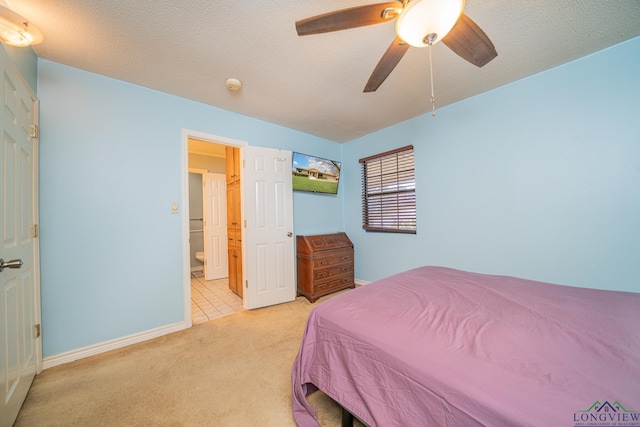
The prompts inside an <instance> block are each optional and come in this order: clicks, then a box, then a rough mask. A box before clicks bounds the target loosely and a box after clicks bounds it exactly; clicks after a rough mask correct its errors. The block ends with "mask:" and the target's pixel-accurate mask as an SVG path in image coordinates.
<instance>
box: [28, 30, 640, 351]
mask: <svg viewBox="0 0 640 427" xmlns="http://www.w3.org/2000/svg"><path fill="white" fill-rule="evenodd" d="M639 71H640V39H635V40H632V41H629V42H627V43H624V44H622V45H619V46H617V47H614V48H612V49H608V50H606V51H603V52H600V53H598V54H596V55H592V56H590V57H587V58H583V59H581V60H579V61H575V62H573V63H570V64H566V65H564V66H562V67H559V68H557V69H554V70H551V71H548V72H545V73H542V74H539V75H536V76H533V77H530V78H527V79H524V80H521V81H519V82H516V83H513V84H510V85H507V86H504V87H502V88H499V89H496V90H493V91H491V92H488V93H485V94H483V95H480V96H477V97H474V98H472V99H469V100H466V101H463V102H460V103H457V104H455V105H451V106H449V107H446V108H442V109H440V110H439V111H438V114H437V116H436V118H432V117H431V116H430V115H427V116H423V117H419V118H416V119H414V120H411V121H408V122H405V123H402V124H399V125H396V126H393V127H391V128H388V129H385V130H382V131H380V132H377V133H375V134H372V135H369V136H367V137H363V138H360V139H358V140H355V141H352V142H349V143H347V144H343V145H339V144H334V143H332V142H329V141H326V140H323V139H321V138H317V137H314V136H310V135H307V134H304V133H301V132H297V131H293V130H290V129H286V128H283V127H279V126H276V125H272V124H269V123H266V122H263V121H259V120H255V119H251V118H247V117H245V116H241V115H238V114H234V113H231V112H228V111H224V110H220V109H217V108H214V107H209V106H206V105H203V104H199V103H195V102H191V101H187V100H185V99H181V98H177V97H174V96H170V95H167V94H163V93H160V92H157V91H153V90H149V89H145V88H142V87H139V86H135V85H131V84H127V83H123V82H121V81H117V80H113V79H110V78H106V77H102V76H99V75H95V74H91V73H87V72H84V71H81V70H77V69H73V68H69V67H66V66H63V65H59V64H56V63H53V62H50V61H45V60H40V61H39V70H38V96H39V98H40V100H41V120H40V124H41V130H42V132H41V152H40V156H41V160H40V162H41V171H40V218H41V230H42V232H41V260H42V266H41V267H42V271H41V277H42V284H41V287H42V315H43V321H42V324H43V332H44V333H43V337H44V340H43V347H44V348H43V353H44V357H48V356H52V355H56V354H59V353H63V352H66V351H70V350H75V349H78V348H81V347H84V346H88V345H92V344H96V343H101V342H104V341H107V340H111V339H115V338H120V337H123V336H127V335H130V334H133V333H137V332H142V331H146V330H149V329H152V328H156V327H161V326H166V325H169V324H172V323H175V322H179V321H181V320H182V319H183V317H184V315H183V312H182V310H183V308H182V305H183V300H182V274H183V273H182V261H181V260H182V254H181V248H182V243H181V239H182V235H181V234H182V230H181V224H182V217H181V214H180V215H171V214H170V213H169V203H170V202H172V201H179V200H181V197H180V193H181V185H180V180H181V175H180V171H181V157H180V156H181V151H180V137H181V129H182V128H187V129H192V130H196V131H201V132H207V133H211V134H215V135H220V136H224V137H229V138H234V139H240V140H245V141H248V142H249V144H251V145H256V146H264V147H273V148H283V149H289V150H292V151H299V152H303V153H309V154H315V155H317V156H321V157H325V158H330V159H334V160H341V161H342V176H341V183H340V193H339V195H338V196H323V195H315V194H309V193H298V192H296V193H294V218H295V220H294V221H295V232H296V234H316V233H327V232H334V231H339V230H346V231H347V232H348V234H349V236H350V237H351V239H352V240H353V241H354V244H355V247H356V277H357V278H359V279H362V280H368V281H371V280H375V279H379V278H382V277H384V276H387V275H390V274H393V273H396V272H399V271H401V270H405V269H407V268H411V267H415V266H419V265H424V264H438V265H447V266H451V267H456V268H463V269H468V270H472V271H479V272H486V273H495V274H509V275H517V276H522V277H528V278H532V279H537V280H544V281H550V282H556V283H565V284H572V285H579V286H589V287H599V288H604V289H622V290H633V291H640V220H639V218H640V103H639V101H638V98H639V95H640V83H638V80H637V75H638V72H639ZM426 102H428V99H426V98H425V103H426ZM406 144H413V145H414V146H415V152H416V168H417V171H416V179H417V187H418V190H417V197H418V234H417V235H390V234H374V233H368V234H366V233H364V232H362V230H361V224H360V216H361V206H360V171H359V164H358V159H359V158H361V157H364V156H368V155H371V154H375V153H377V152H380V151H384V150H387V149H391V148H395V147H398V146H402V145H406ZM320 212H321V213H322V214H319V213H320Z"/></svg>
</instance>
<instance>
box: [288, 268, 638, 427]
mask: <svg viewBox="0 0 640 427" xmlns="http://www.w3.org/2000/svg"><path fill="white" fill-rule="evenodd" d="M292 386H293V416H294V419H295V421H296V423H297V424H298V425H299V426H300V427H308V426H318V425H319V424H318V422H317V419H316V414H315V411H314V408H313V407H312V406H311V405H310V404H309V403H308V401H307V400H306V396H308V395H309V394H311V393H313V392H315V391H317V390H322V391H323V392H324V393H326V394H327V395H328V396H329V397H331V398H332V399H334V400H335V401H337V402H338V403H339V404H340V405H342V407H343V408H345V409H346V410H347V411H348V412H349V413H351V414H353V415H355V416H356V417H357V418H359V419H360V420H361V421H363V422H364V423H366V424H367V425H369V426H382V427H387V426H516V425H517V426H578V425H592V426H593V425H616V426H640V419H639V416H640V293H632V292H617V291H604V290H596V289H584V288H576V287H570V286H560V285H553V284H549V283H542V282H534V281H530V280H525V279H519V278H514V277H506V276H491V275H484V274H477V273H470V272H464V271H460V270H455V269H450V268H444V267H421V268H417V269H413V270H409V271H407V272H404V273H401V274H397V275H394V276H391V277H389V278H387V279H384V280H380V281H377V282H373V283H370V284H368V285H366V286H362V287H359V288H357V289H354V290H351V291H348V292H345V293H343V294H341V295H338V296H335V297H333V298H331V299H329V300H326V301H324V302H322V303H320V304H319V305H318V306H317V307H315V308H314V309H313V310H312V312H311V313H310V315H309V318H308V321H307V326H306V330H305V332H304V336H303V339H302V343H301V346H300V351H299V353H298V355H297V357H296V359H295V361H294V365H293V369H292ZM607 417H609V418H607ZM616 417H617V418H616ZM605 422H612V423H614V424H597V423H605ZM589 423H591V424H589ZM625 423H627V424H625Z"/></svg>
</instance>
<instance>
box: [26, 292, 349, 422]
mask: <svg viewBox="0 0 640 427" xmlns="http://www.w3.org/2000/svg"><path fill="white" fill-rule="evenodd" d="M326 298H328V297H325V299H326ZM319 303H320V304H321V303H322V299H321V300H319V301H318V302H316V304H319ZM316 304H310V303H309V302H308V301H307V300H306V299H304V298H302V297H298V298H296V300H295V301H293V302H291V303H286V304H281V305H277V306H273V307H267V308H262V309H258V310H253V311H242V312H239V313H237V314H233V315H231V316H227V317H224V318H220V319H216V320H212V321H209V322H206V323H202V324H198V325H195V326H194V327H192V328H191V329H188V330H185V331H181V332H176V333H173V334H170V335H166V336H163V337H160V338H156V339H153V340H150V341H146V342H144V343H139V344H135V345H132V346H128V347H125V348H121V349H118V350H113V351H110V352H108V353H103V354H100V355H97V356H93V357H89V358H86V359H82V360H78V361H75V362H71V363H68V364H65V365H60V366H56V367H53V368H50V369H48V370H46V371H44V372H43V373H42V374H40V375H38V376H37V377H36V379H35V381H34V383H33V386H32V388H31V391H30V392H29V394H28V396H27V399H26V401H25V403H24V405H23V407H22V410H21V412H20V414H19V416H18V419H17V421H16V426H17V427H21V426H39V427H40V426H142V425H145V426H149V425H153V426H242V427H244V426H261V427H262V426H266V427H269V426H274V427H287V426H295V422H294V421H293V417H292V415H291V366H292V364H293V360H294V358H295V356H296V354H297V352H298V348H299V346H300V341H301V338H302V334H303V332H304V327H305V322H306V319H307V317H308V315H309V312H310V311H311V309H312V308H313V307H314V306H315V305H316ZM309 401H310V402H311V403H312V404H313V405H314V406H315V407H316V409H317V412H318V419H319V422H320V424H321V425H322V426H323V427H324V426H339V425H340V408H339V407H338V406H337V405H336V404H335V402H333V401H332V400H331V399H330V398H328V397H327V396H326V395H324V394H322V393H321V392H317V393H314V394H313V395H311V396H310V397H309Z"/></svg>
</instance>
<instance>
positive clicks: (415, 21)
mask: <svg viewBox="0 0 640 427" xmlns="http://www.w3.org/2000/svg"><path fill="white" fill-rule="evenodd" d="M464 1H465V0H409V2H408V3H407V5H406V7H405V8H404V9H403V11H402V13H401V14H400V16H399V17H398V19H397V20H396V33H397V34H398V37H400V38H401V39H402V40H404V41H405V42H407V43H409V44H410V45H411V46H415V47H426V46H429V44H432V43H437V42H439V41H440V40H442V39H443V38H444V37H445V36H446V35H447V34H448V33H449V31H451V29H452V28H453V26H454V25H455V23H456V21H457V20H458V18H459V17H460V14H461V13H462V10H463V9H464ZM434 34H435V39H434V38H433V35H434Z"/></svg>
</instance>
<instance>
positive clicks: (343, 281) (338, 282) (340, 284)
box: [316, 276, 353, 292]
mask: <svg viewBox="0 0 640 427" xmlns="http://www.w3.org/2000/svg"><path fill="white" fill-rule="evenodd" d="M345 286H353V279H352V278H351V277H349V276H346V277H338V278H336V279H333V280H329V281H328V282H324V283H317V284H316V292H323V291H328V290H330V289H334V288H344V287H345Z"/></svg>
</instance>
